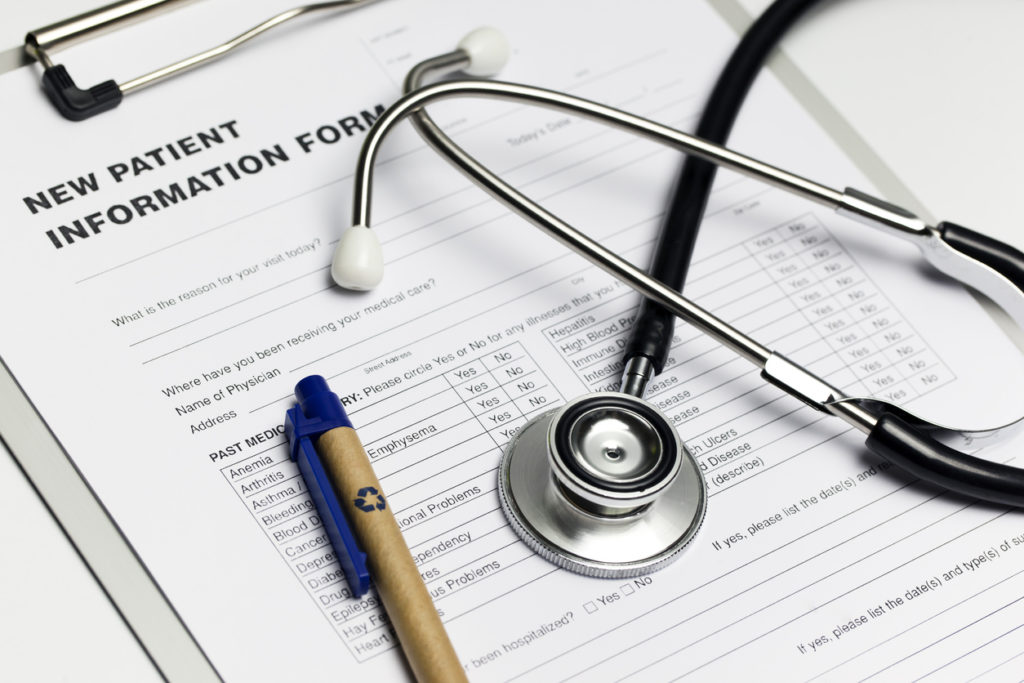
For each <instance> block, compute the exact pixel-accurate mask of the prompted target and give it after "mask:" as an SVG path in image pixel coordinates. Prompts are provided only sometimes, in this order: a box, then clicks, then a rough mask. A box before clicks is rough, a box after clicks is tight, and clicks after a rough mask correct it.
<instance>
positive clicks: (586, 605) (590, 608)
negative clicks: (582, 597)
mask: <svg viewBox="0 0 1024 683" xmlns="http://www.w3.org/2000/svg"><path fill="white" fill-rule="evenodd" d="M583 609H585V610H587V614H593V613H594V612H596V611H597V605H595V604H594V603H592V602H585V603H583Z"/></svg>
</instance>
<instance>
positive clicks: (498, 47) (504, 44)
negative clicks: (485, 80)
mask: <svg viewBox="0 0 1024 683" xmlns="http://www.w3.org/2000/svg"><path fill="white" fill-rule="evenodd" d="M459 49H460V50H462V51H463V52H465V53H466V54H467V55H469V66H467V67H466V68H464V69H463V71H465V72H466V73H467V74H469V75H470V76H494V75H495V74H497V73H498V72H500V71H501V70H502V69H503V68H504V67H505V64H506V63H507V62H508V57H509V54H510V53H511V52H512V49H511V47H510V46H509V44H508V40H506V39H505V36H504V34H503V33H502V32H501V31H499V30H498V29H496V28H491V27H489V26H484V27H482V28H478V29H476V30H475V31H470V32H469V33H468V34H466V37H465V38H463V39H462V40H460V41H459Z"/></svg>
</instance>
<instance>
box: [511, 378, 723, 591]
mask: <svg viewBox="0 0 1024 683" xmlns="http://www.w3.org/2000/svg"><path fill="white" fill-rule="evenodd" d="M498 470H499V474H498V493H499V497H500V499H501V506H502V509H503V510H504V511H505V515H506V517H507V518H508V520H509V523H510V525H511V526H512V528H513V529H514V530H515V531H516V533H517V534H518V535H519V536H520V538H522V539H523V541H524V542H525V543H526V544H527V545H528V546H530V548H532V549H533V550H534V551H535V552H537V553H538V554H539V555H541V556H542V557H544V558H546V559H547V560H549V561H551V562H553V563H554V564H556V565H558V566H560V567H563V568H565V569H569V570H571V571H574V572H577V573H580V574H584V575H587V576H597V577H604V578H615V577H618V578H622V577H629V576H637V575H640V574H646V573H648V572H653V571H655V570H657V569H660V568H661V567H663V566H664V565H666V564H668V563H669V562H672V561H673V560H675V559H676V558H677V557H678V555H679V551H681V550H682V549H683V548H684V547H685V546H686V545H687V544H688V543H689V542H690V541H691V540H692V539H693V537H694V535H695V534H696V533H697V530H698V529H699V528H700V525H701V522H702V521H703V519H704V511H705V509H706V507H707V488H706V485H705V483H704V477H703V476H702V475H701V472H700V467H699V466H698V465H697V461H696V460H695V459H694V457H693V455H691V454H690V452H689V451H688V450H687V449H686V447H685V446H684V445H683V444H682V442H681V441H680V440H679V437H678V436H677V435H676V431H675V428H674V427H673V426H672V424H671V422H669V420H668V418H667V417H665V416H664V415H663V414H662V413H661V412H660V411H659V410H658V409H657V408H655V407H654V406H652V405H651V404H649V403H647V402H646V401H644V400H642V399H639V398H637V397H635V396H630V395H628V394H619V393H614V392H603V393H596V394H590V395H587V396H583V397H581V398H579V399H576V400H574V401H571V402H569V403H568V404H566V405H565V406H563V407H562V408H559V409H556V410H552V411H549V412H546V413H544V414H542V415H540V416H538V417H536V418H534V419H533V420H531V421H530V422H528V423H527V424H526V425H525V426H524V427H523V428H522V429H521V430H520V431H519V433H518V434H517V435H516V436H515V438H514V439H513V440H512V441H511V442H510V443H509V444H508V446H507V448H506V450H505V453H504V455H503V456H502V459H501V464H500V465H499V468H498Z"/></svg>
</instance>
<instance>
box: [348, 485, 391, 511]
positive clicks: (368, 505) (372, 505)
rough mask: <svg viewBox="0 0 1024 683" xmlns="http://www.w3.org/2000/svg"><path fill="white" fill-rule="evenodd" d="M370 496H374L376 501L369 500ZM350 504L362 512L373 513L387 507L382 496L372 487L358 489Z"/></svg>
mask: <svg viewBox="0 0 1024 683" xmlns="http://www.w3.org/2000/svg"><path fill="white" fill-rule="evenodd" d="M371 496H376V497H377V498H376V500H373V499H370V500H367V499H368V498H370V497H371ZM352 504H353V505H355V506H356V507H357V508H359V509H360V510H362V511H363V512H373V511H374V510H383V509H384V508H385V507H387V503H385V502H384V496H383V495H381V493H380V491H378V490H377V489H375V488H374V487H372V486H364V487H363V488H361V489H359V491H358V492H357V493H356V499H355V500H353V501H352Z"/></svg>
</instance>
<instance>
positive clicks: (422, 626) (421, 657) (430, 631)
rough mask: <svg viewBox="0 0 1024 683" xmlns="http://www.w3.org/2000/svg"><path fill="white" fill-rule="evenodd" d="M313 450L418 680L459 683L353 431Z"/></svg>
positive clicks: (330, 435)
mask: <svg viewBox="0 0 1024 683" xmlns="http://www.w3.org/2000/svg"><path fill="white" fill-rule="evenodd" d="M317 452H318V453H319V454H320V460H321V462H322V463H323V466H324V469H325V470H326V471H327V474H328V476H329V477H330V479H331V483H332V484H333V486H334V490H335V492H336V493H337V495H338V500H339V502H340V503H341V506H342V509H343V510H344V511H345V516H346V517H347V518H348V520H349V526H350V527H351V528H352V532H353V533H354V534H355V537H356V539H357V540H358V541H359V544H360V546H362V549H363V551H364V552H365V553H366V556H367V564H368V566H369V569H370V575H371V576H372V577H373V582H374V584H375V585H376V586H377V593H378V595H379V596H380V599H381V601H382V602H383V603H384V608H385V609H386V610H387V613H388V618H389V619H390V620H391V624H392V626H394V629H395V632H396V633H397V634H398V639H399V640H400V641H401V644H402V650H403V651H404V652H405V656H406V659H407V660H408V661H409V665H410V667H411V668H412V671H413V674H414V675H415V676H416V679H417V680H418V681H460V680H462V681H464V680H466V675H465V672H464V671H463V668H462V664H461V663H460V662H459V658H458V656H457V655H456V654H455V649H454V648H453V647H452V644H451V641H449V640H448V634H447V632H445V630H444V624H443V623H442V622H441V618H440V617H439V616H438V614H437V609H436V608H435V607H434V603H433V601H432V600H431V598H430V593H429V592H428V591H427V587H426V585H425V584H424V583H423V579H422V577H421V576H420V573H419V570H418V569H417V568H416V563H415V562H413V559H412V554H411V553H410V552H409V547H408V546H407V545H406V544H405V539H403V538H402V532H401V531H400V530H399V528H398V522H396V521H395V517H394V515H393V514H392V512H391V505H390V504H389V503H388V502H387V499H386V498H385V496H384V490H383V489H382V488H381V485H380V482H379V481H378V480H377V475H375V474H374V472H373V468H372V467H371V466H370V459H369V457H368V456H367V455H366V451H365V450H364V449H363V445H362V443H360V441H359V437H358V436H356V433H355V430H353V429H351V428H349V427H338V428H335V429H331V430H330V431H327V432H324V433H323V434H322V435H321V436H320V439H319V440H318V442H317Z"/></svg>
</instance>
